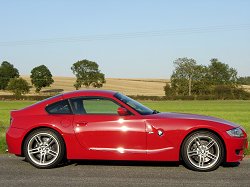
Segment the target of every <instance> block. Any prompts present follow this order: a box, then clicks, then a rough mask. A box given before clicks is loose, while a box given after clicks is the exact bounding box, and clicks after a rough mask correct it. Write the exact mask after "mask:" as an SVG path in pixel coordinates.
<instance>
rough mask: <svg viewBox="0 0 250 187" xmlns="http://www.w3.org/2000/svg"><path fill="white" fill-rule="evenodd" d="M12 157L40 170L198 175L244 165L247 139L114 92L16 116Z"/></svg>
mask: <svg viewBox="0 0 250 187" xmlns="http://www.w3.org/2000/svg"><path fill="white" fill-rule="evenodd" d="M10 121H11V125H10V127H9V129H8V132H7V134H6V139H7V144H8V151H9V152H10V153H13V154H16V155H19V156H24V157H25V158H26V160H28V161H29V162H30V163H31V164H32V165H34V166H35V167H37V168H52V167H55V166H57V165H58V164H59V163H61V162H62V161H63V160H65V159H68V160H74V159H77V160H79V159H91V160H134V161H180V160H182V161H183V163H184V164H185V165H186V167H188V168H190V169H192V170H196V171H211V170H214V169H216V168H218V167H219V166H220V165H221V164H222V163H223V162H238V161H240V160H242V159H243V156H244V149H246V148H247V145H248V142H247V134H246V132H245V131H244V129H243V128H242V127H240V126H239V125H236V124H234V123H231V122H228V121H225V120H222V119H217V118H213V117H208V116H200V115H192V114H177V113H160V112H158V111H156V110H151V109H149V108H147V107H146V106H143V105H142V104H140V103H139V102H137V101H135V100H133V99H131V98H129V97H127V96H125V95H122V94H121V93H117V92H113V91H97V90H92V91H91V90H89V91H75V92H70V93H66V94H61V95H58V96H55V97H52V98H49V99H46V100H44V101H41V102H38V103H36V104H34V105H32V106H29V107H27V108H24V109H21V110H16V111H12V112H11V119H10Z"/></svg>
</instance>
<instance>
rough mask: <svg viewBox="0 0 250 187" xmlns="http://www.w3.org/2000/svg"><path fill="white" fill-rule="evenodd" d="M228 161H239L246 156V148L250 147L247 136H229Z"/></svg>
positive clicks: (227, 142) (227, 146)
mask: <svg viewBox="0 0 250 187" xmlns="http://www.w3.org/2000/svg"><path fill="white" fill-rule="evenodd" d="M226 148H227V150H226V151H227V156H226V162H239V161H241V160H242V159H243V158H244V156H245V155H244V153H245V150H246V149H247V148H248V141H247V137H243V138H232V137H230V138H228V139H227V141H226Z"/></svg>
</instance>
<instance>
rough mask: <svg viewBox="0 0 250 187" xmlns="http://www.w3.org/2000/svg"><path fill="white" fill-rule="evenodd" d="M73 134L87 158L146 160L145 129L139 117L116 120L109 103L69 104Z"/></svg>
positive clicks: (92, 99) (84, 100) (114, 109)
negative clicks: (73, 113)
mask: <svg viewBox="0 0 250 187" xmlns="http://www.w3.org/2000/svg"><path fill="white" fill-rule="evenodd" d="M71 103H72V106H73V108H74V110H75V113H76V114H75V116H74V129H75V134H76V137H77V139H78V141H79V142H80V144H81V145H82V147H83V150H85V151H86V152H88V153H87V154H86V156H87V157H89V158H94V159H114V160H120V159H121V160H124V159H127V160H130V159H131V160H134V159H145V158H146V126H145V122H144V120H142V119H140V117H139V116H135V115H127V116H119V115H118V114H117V109H118V108H119V107H120V106H119V104H117V103H116V102H114V101H113V100H110V99H106V98H100V97H88V98H86V97H85V98H76V99H72V100H71Z"/></svg>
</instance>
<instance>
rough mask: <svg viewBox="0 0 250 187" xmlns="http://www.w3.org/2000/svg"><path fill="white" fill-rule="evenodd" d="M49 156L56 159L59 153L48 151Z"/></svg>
mask: <svg viewBox="0 0 250 187" xmlns="http://www.w3.org/2000/svg"><path fill="white" fill-rule="evenodd" d="M48 154H50V155H52V156H54V157H56V156H57V155H58V153H57V152H55V151H52V150H49V151H48Z"/></svg>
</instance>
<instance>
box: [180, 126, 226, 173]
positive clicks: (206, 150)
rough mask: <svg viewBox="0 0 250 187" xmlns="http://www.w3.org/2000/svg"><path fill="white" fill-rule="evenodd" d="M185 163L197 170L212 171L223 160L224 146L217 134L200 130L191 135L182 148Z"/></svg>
mask: <svg viewBox="0 0 250 187" xmlns="http://www.w3.org/2000/svg"><path fill="white" fill-rule="evenodd" d="M181 156H182V159H183V161H184V164H185V165H186V166H187V167H188V168H189V169H192V170H195V171H212V170H215V169H217V168H218V167H219V166H220V164H221V163H222V161H223V157H224V147H223V144H222V142H221V140H220V139H219V137H218V136H217V135H215V134H214V133H211V132H208V131H198V132H194V133H192V134H191V135H189V136H188V137H187V138H186V139H185V141H184V143H183V145H182V148H181Z"/></svg>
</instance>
